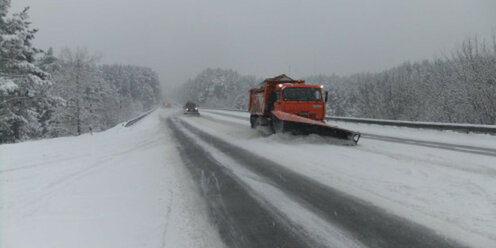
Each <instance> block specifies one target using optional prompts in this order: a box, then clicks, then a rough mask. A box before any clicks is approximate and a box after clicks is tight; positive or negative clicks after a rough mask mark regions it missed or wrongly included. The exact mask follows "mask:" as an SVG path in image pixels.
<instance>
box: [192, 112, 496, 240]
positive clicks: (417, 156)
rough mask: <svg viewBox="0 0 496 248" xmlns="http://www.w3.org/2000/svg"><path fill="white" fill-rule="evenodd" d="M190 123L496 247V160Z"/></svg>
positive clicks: (386, 205)
mask: <svg viewBox="0 0 496 248" xmlns="http://www.w3.org/2000/svg"><path fill="white" fill-rule="evenodd" d="M207 116H209V117H210V118H199V119H196V120H192V119H191V120H190V119H186V118H185V120H186V121H188V123H190V124H192V125H194V126H196V127H198V128H201V129H203V130H204V131H207V132H209V133H211V134H213V135H215V136H218V137H220V138H222V139H224V140H226V141H228V142H231V143H233V144H235V145H237V146H240V147H243V148H245V149H247V150H249V151H251V152H254V153H256V154H259V155H261V156H264V157H267V158H271V159H273V160H274V161H275V162H277V163H279V164H280V165H284V166H286V167H288V168H290V169H292V170H294V171H297V172H299V173H301V174H304V175H307V176H309V177H311V178H313V179H315V180H317V181H319V182H321V183H323V184H326V185H329V186H331V187H334V188H336V189H339V190H341V191H343V192H346V193H349V194H352V195H355V196H357V197H359V198H361V199H364V200H366V201H369V202H371V203H372V204H374V205H377V206H379V207H382V208H385V209H388V210H389V211H390V212H391V213H393V214H396V215H399V216H403V217H405V218H408V219H411V220H413V221H415V222H417V223H420V224H423V225H426V226H429V227H431V228H432V229H434V230H436V231H437V232H439V233H441V234H444V235H446V236H448V237H451V238H453V239H457V240H460V239H463V240H461V241H463V242H467V243H469V244H470V245H471V246H474V247H493V246H495V245H496V226H495V224H494V223H496V208H495V206H496V180H495V177H496V158H494V157H491V156H485V155H476V154H466V153H461V152H455V151H446V150H441V149H435V148H427V147H419V146H412V145H404V144H397V143H390V142H384V141H376V140H367V139H364V140H362V141H361V142H360V144H359V145H358V146H356V147H343V146H337V145H329V144H327V143H325V142H323V141H322V140H321V139H318V137H294V136H291V137H287V136H285V135H275V136H271V137H268V138H263V137H261V135H260V134H258V132H257V131H255V130H252V129H250V128H249V124H248V123H245V124H241V123H238V122H239V120H238V119H236V118H231V119H232V122H231V124H230V125H229V124H226V122H227V119H226V118H229V117H225V116H218V118H219V119H222V121H215V119H213V118H212V117H215V118H217V116H215V115H214V114H210V113H209V114H207Z"/></svg>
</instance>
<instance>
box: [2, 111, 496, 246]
mask: <svg viewBox="0 0 496 248" xmlns="http://www.w3.org/2000/svg"><path fill="white" fill-rule="evenodd" d="M246 117H247V113H242V112H230V111H219V110H209V111H202V112H201V116H200V117H189V116H183V115H182V114H181V112H180V110H177V109H159V110H157V111H155V112H153V113H152V114H150V115H149V116H147V117H146V118H144V119H143V120H141V121H139V122H137V123H136V124H135V125H133V126H131V127H129V128H125V127H123V126H121V125H120V126H117V127H115V128H113V129H110V130H108V131H105V132H102V133H96V134H94V135H93V136H91V135H83V136H80V137H67V138H58V139H52V140H41V141H34V142H25V143H21V144H12V145H2V146H0V220H1V221H0V247H222V246H223V245H224V244H226V246H227V247H404V246H410V247H456V246H470V247H496V180H495V179H496V157H495V156H493V155H491V154H483V153H482V154H481V153H477V152H476V153H473V152H467V151H458V150H456V149H446V147H435V146H430V145H429V144H431V145H432V144H434V143H439V144H452V145H463V146H469V147H476V148H481V151H482V150H484V149H485V151H488V152H489V153H490V152H492V149H494V148H495V147H496V137H494V136H490V135H467V134H459V133H453V132H440V131H427V130H416V129H410V128H391V127H387V128H388V129H389V130H390V131H389V132H388V131H387V130H386V128H384V127H381V126H377V125H359V124H352V125H347V124H346V123H338V125H340V126H344V127H346V128H350V129H354V130H357V131H362V132H364V133H367V134H371V135H377V136H381V137H384V136H390V137H392V138H396V139H403V140H415V141H422V142H424V143H423V144H419V143H418V144H408V143H404V142H403V143H402V142H395V141H394V140H380V139H367V138H366V137H364V138H363V139H362V140H360V142H359V145H358V146H354V147H348V146H340V145H334V144H332V143H330V142H329V141H328V140H326V139H323V138H321V137H317V136H308V137H294V136H290V135H273V136H269V137H264V136H262V135H261V134H260V133H259V132H257V131H256V130H253V129H250V128H249V122H248V121H247V119H246ZM396 141H397V140H396ZM426 144H427V145H426Z"/></svg>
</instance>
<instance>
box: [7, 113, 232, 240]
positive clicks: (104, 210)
mask: <svg viewBox="0 0 496 248" xmlns="http://www.w3.org/2000/svg"><path fill="white" fill-rule="evenodd" d="M169 114H170V111H169V112H167V110H160V111H155V112H154V113H152V114H151V115H149V116H148V117H146V118H145V119H143V120H141V121H139V122H138V123H136V124H135V125H134V126H131V127H129V128H125V127H123V126H122V125H118V126H116V127H114V128H112V129H110V130H107V131H105V132H101V133H95V134H94V135H89V134H85V135H82V136H80V137H66V138H57V139H49V140H40V141H33V142H24V143H20V144H8V145H1V146H0V247H2V248H3V247H5V248H7V247H15V248H19V247H37V248H38V247H72V248H75V247H85V248H87V247H119V248H122V247H133V248H135V247H174V248H175V247H185V248H186V247H222V246H223V244H222V242H221V240H220V238H219V236H218V234H217V232H216V229H215V228H213V227H212V226H211V224H209V221H208V215H207V210H206V206H205V205H204V203H203V201H202V200H201V196H200V195H199V193H197V192H198V190H197V189H196V187H197V186H196V185H195V184H194V182H193V181H192V179H191V177H190V176H189V174H188V172H187V171H186V170H185V169H184V167H183V166H182V164H181V162H180V159H179V157H178V154H177V152H176V149H175V144H174V143H173V142H172V141H171V138H170V136H169V135H168V133H167V129H166V127H165V126H164V125H163V122H162V120H161V117H165V116H167V115H169Z"/></svg>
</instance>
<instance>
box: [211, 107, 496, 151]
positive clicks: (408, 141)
mask: <svg viewBox="0 0 496 248" xmlns="http://www.w3.org/2000/svg"><path fill="white" fill-rule="evenodd" d="M204 111H206V112H208V113H212V114H216V115H221V116H226V117H231V118H235V119H240V120H246V121H247V123H249V120H250V118H249V117H243V116H239V115H235V114H229V113H225V112H222V113H221V112H218V111H209V110H204ZM357 131H360V130H357ZM361 139H373V140H380V141H386V142H395V143H401V144H407V145H415V146H423V147H430V148H438V149H444V150H450V151H457V152H464V153H471V154H479V155H486V156H492V157H496V149H492V148H486V147H477V146H468V145H459V144H450V143H442V142H434V141H425V140H417V139H406V138H398V137H391V136H384V135H376V134H368V133H362V136H361Z"/></svg>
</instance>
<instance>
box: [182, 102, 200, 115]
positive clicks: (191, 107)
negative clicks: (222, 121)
mask: <svg viewBox="0 0 496 248" xmlns="http://www.w3.org/2000/svg"><path fill="white" fill-rule="evenodd" d="M184 114H189V115H200V113H199V112H198V104H196V103H194V102H192V101H188V102H187V103H186V104H184Z"/></svg>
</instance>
